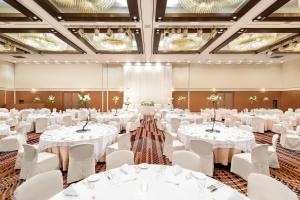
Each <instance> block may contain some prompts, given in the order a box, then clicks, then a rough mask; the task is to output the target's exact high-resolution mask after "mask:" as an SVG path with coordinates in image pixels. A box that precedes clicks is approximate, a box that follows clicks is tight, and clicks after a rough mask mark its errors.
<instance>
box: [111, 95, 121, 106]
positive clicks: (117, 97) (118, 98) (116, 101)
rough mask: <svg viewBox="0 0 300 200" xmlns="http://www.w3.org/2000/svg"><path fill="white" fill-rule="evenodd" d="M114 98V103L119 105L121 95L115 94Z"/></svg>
mask: <svg viewBox="0 0 300 200" xmlns="http://www.w3.org/2000/svg"><path fill="white" fill-rule="evenodd" d="M112 100H113V102H114V104H115V105H117V103H118V102H119V100H120V97H119V96H113V98H112Z"/></svg>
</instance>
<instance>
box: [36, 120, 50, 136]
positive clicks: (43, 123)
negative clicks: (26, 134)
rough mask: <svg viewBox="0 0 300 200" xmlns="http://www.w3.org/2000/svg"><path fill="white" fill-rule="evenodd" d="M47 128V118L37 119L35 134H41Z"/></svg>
mask: <svg viewBox="0 0 300 200" xmlns="http://www.w3.org/2000/svg"><path fill="white" fill-rule="evenodd" d="M47 126H48V118H46V117H39V118H37V119H36V121H35V129H36V133H42V132H44V131H45V130H47Z"/></svg>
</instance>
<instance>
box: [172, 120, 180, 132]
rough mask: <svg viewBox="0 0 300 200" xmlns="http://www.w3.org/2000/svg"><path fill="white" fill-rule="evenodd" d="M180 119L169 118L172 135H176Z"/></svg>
mask: <svg viewBox="0 0 300 200" xmlns="http://www.w3.org/2000/svg"><path fill="white" fill-rule="evenodd" d="M180 121H181V120H180V119H178V118H171V119H170V124H171V131H172V132H174V133H177V130H178V128H179V126H180Z"/></svg>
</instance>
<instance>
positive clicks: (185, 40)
mask: <svg viewBox="0 0 300 200" xmlns="http://www.w3.org/2000/svg"><path fill="white" fill-rule="evenodd" d="M223 32H224V29H207V28H205V29H201V28H198V29H185V28H170V29H156V30H155V36H154V48H153V49H154V53H162V54H163V53H165V54H174V53H180V54H181V53H185V54H191V53H200V52H201V51H203V50H204V49H205V48H206V47H207V46H208V45H209V44H210V43H211V42H213V41H214V40H215V39H216V38H218V37H219V35H221V34H222V33H223Z"/></svg>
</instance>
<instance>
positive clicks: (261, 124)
mask: <svg viewBox="0 0 300 200" xmlns="http://www.w3.org/2000/svg"><path fill="white" fill-rule="evenodd" d="M251 126H252V128H253V132H257V133H265V121H264V119H261V118H258V117H255V118H253V119H252V122H251Z"/></svg>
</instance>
